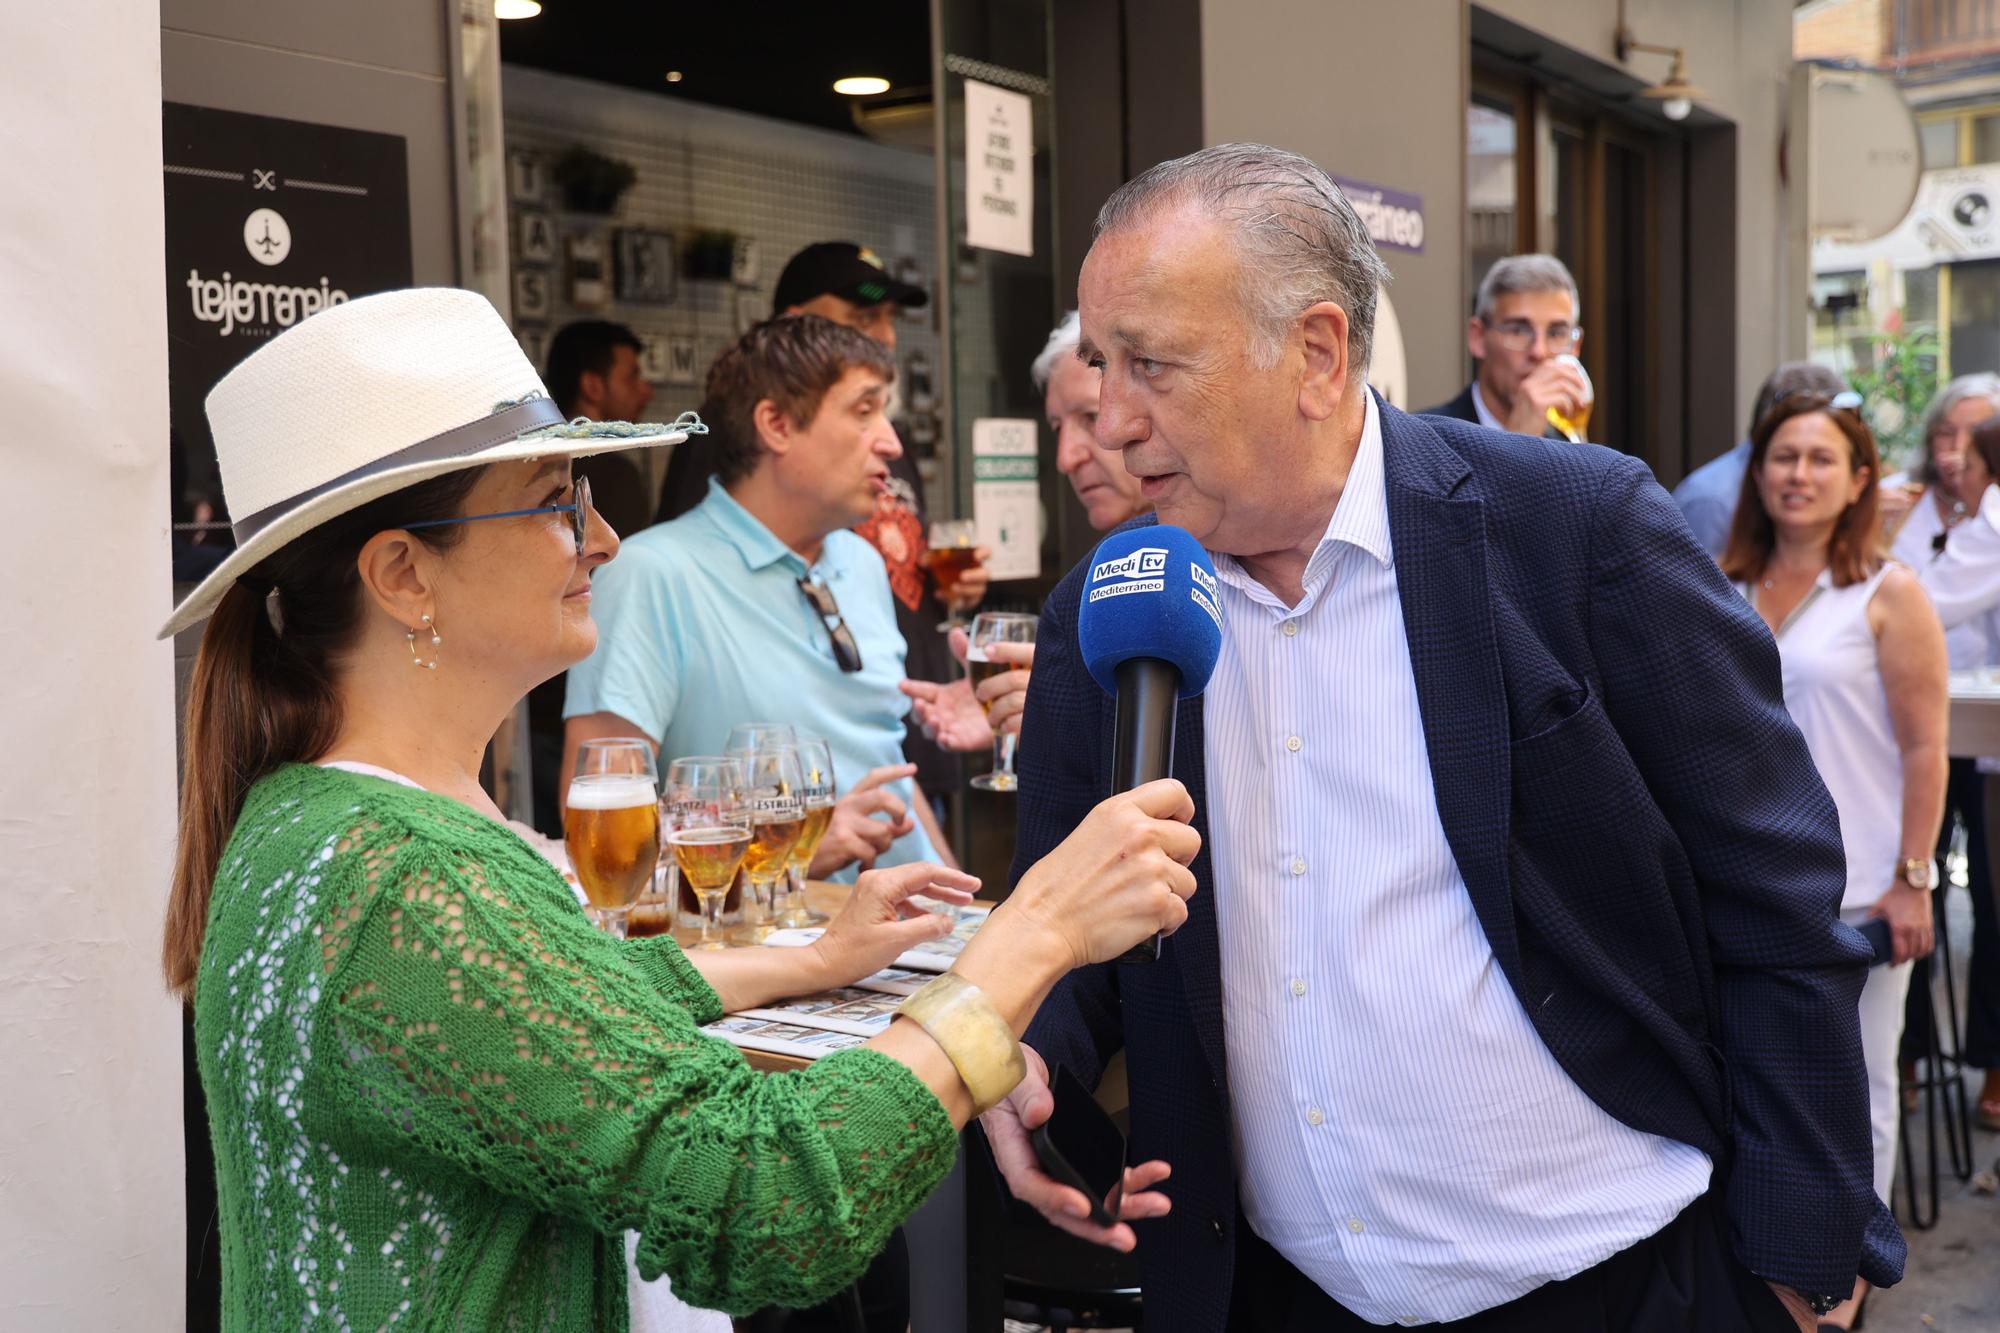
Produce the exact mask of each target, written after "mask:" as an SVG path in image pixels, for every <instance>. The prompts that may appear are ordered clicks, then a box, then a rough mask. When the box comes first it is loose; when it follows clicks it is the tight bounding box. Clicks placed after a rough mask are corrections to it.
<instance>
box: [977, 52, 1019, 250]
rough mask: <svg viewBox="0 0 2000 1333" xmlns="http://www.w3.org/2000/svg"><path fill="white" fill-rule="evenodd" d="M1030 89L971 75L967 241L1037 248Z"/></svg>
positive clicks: (986, 246) (987, 245)
mask: <svg viewBox="0 0 2000 1333" xmlns="http://www.w3.org/2000/svg"><path fill="white" fill-rule="evenodd" d="M1034 114H1035V113H1034V109H1033V104H1032V103H1030V102H1029V100H1028V97H1027V94H1025V93H1010V92H1008V91H1007V90H1006V89H1004V88H995V87H994V86H993V85H992V84H990V83H975V82H973V81H972V80H971V79H967V80H966V81H965V243H966V244H967V245H972V246H978V247H979V248H981V249H984V250H1001V251H1004V252H1005V253H1007V254H1010V255H1032V254H1033V253H1035V173H1034V163H1033V157H1034V151H1035V126H1034Z"/></svg>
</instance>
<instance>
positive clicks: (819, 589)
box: [799, 576, 861, 675]
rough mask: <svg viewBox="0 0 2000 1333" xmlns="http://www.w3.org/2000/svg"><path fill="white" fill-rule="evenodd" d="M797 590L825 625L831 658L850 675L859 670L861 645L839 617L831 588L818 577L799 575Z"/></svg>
mask: <svg viewBox="0 0 2000 1333" xmlns="http://www.w3.org/2000/svg"><path fill="white" fill-rule="evenodd" d="M799 591H800V592H802V593H804V594H805V595H806V601H807V602H808V603H809V604H810V605H811V606H812V609H813V611H814V612H815V613H816V614H817V615H818V616H819V619H820V623H821V624H822V625H825V626H826V632H827V636H828V637H829V638H831V639H832V640H833V660H834V662H835V663H836V664H838V665H839V667H840V669H841V670H842V671H845V672H847V673H849V674H850V675H851V674H852V673H854V672H856V671H859V670H861V647H860V645H859V644H857V643H855V642H854V632H853V631H852V630H850V629H848V628H847V622H846V621H845V620H842V619H841V618H840V603H838V602H836V601H834V600H833V589H831V588H829V587H827V586H826V585H825V584H824V583H821V582H820V581H819V580H818V579H812V578H805V577H803V576H802V577H801V578H800V579H799Z"/></svg>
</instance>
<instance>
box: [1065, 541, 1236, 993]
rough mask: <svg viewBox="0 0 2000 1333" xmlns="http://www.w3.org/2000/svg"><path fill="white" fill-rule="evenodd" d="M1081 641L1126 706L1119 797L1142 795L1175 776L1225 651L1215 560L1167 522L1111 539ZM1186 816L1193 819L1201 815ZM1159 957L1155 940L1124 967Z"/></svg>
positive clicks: (1079, 629) (1094, 558) (1114, 773)
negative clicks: (1179, 742) (1184, 738)
mask: <svg viewBox="0 0 2000 1333" xmlns="http://www.w3.org/2000/svg"><path fill="white" fill-rule="evenodd" d="M1076 639H1077V649H1078V651H1079V653H1080V654H1081V655H1082V657H1083V663H1084V666H1085V667H1086V668H1088V669H1089V671H1090V675H1091V678H1092V679H1093V680H1095V681H1096V682H1097V683H1098V685H1099V686H1100V687H1102V688H1103V690H1104V691H1105V693H1107V694H1109V695H1111V696H1113V697H1114V698H1115V699H1116V700H1117V701H1118V702H1117V712H1116V720H1115V723H1114V726H1113V730H1112V740H1111V790H1112V791H1113V792H1122V791H1130V790H1133V789H1134V788H1138V789H1141V790H1143V789H1144V788H1145V785H1146V784H1148V783H1152V782H1157V781H1158V780H1159V779H1161V778H1166V777H1170V776H1172V774H1173V769H1174V726H1175V723H1176V720H1177V714H1178V711H1179V703H1180V701H1181V700H1182V699H1188V698H1192V697H1193V696H1195V695H1197V694H1200V693H1201V692H1202V690H1203V689H1205V688H1206V687H1207V685H1208V678H1209V675H1210V674H1211V673H1212V672H1213V671H1214V670H1215V659H1216V657H1217V656H1218V655H1219V654H1220V653H1221V652H1222V609H1221V605H1220V603H1218V602H1217V600H1216V585H1215V566H1214V565H1213V564H1211V563H1210V562H1209V558H1208V552H1206V551H1204V550H1202V549H1201V544H1200V543H1199V542H1197V541H1195V539H1194V538H1192V537H1190V536H1189V535H1188V534H1187V533H1185V532H1183V531H1182V530H1181V529H1179V528H1175V527H1169V526H1167V525H1165V524H1156V525H1154V526H1152V527H1143V528H1132V529H1129V530H1127V531H1124V532H1115V533H1113V534H1112V535H1111V536H1109V537H1106V538H1105V539H1104V540H1103V541H1102V542H1099V543H1098V546H1097V550H1096V551H1095V552H1094V553H1093V554H1092V555H1091V557H1090V577H1089V578H1088V579H1086V580H1085V581H1084V585H1083V601H1082V603H1081V605H1080V606H1079V608H1078V610H1077V616H1076ZM1186 817H1187V818H1189V819H1192V818H1193V817H1194V811H1193V809H1192V807H1190V808H1189V810H1188V814H1187V816H1186ZM1190 859H1192V856H1190ZM1159 956H1160V938H1159V936H1154V937H1153V938H1152V939H1150V940H1146V941H1142V942H1141V943H1140V944H1138V945H1137V946H1135V947H1134V948H1133V949H1132V950H1131V951H1130V952H1129V953H1127V954H1125V955H1124V959H1123V960H1124V961H1126V962H1151V961H1153V960H1154V959H1157V958H1158V957H1159Z"/></svg>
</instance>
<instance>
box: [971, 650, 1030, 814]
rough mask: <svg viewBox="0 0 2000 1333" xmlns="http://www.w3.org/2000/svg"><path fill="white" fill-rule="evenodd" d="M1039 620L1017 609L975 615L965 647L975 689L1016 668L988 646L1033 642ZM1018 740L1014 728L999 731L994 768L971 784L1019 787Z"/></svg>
mask: <svg viewBox="0 0 2000 1333" xmlns="http://www.w3.org/2000/svg"><path fill="white" fill-rule="evenodd" d="M1036 623H1037V621H1036V617H1034V616H1028V615H1021V614H1019V613H1018V612H1014V611H981V612H980V613H979V614H978V615H977V616H974V617H973V619H972V642H971V643H970V644H969V645H968V646H967V649H966V653H965V669H966V671H967V672H968V673H969V674H970V675H971V677H972V688H973V689H974V690H977V689H978V688H979V687H980V686H981V685H982V684H984V683H985V682H986V681H989V680H991V679H993V678H994V677H995V676H998V675H1001V674H1002V673H1004V672H1008V671H1013V670H1016V669H1017V668H1015V667H1011V666H1009V665H1007V664H1006V663H1005V662H995V661H992V660H990V659H989V658H988V657H987V655H986V649H987V647H988V646H989V645H991V644H996V643H1033V642H1034V641H1035V625H1036ZM980 706H981V707H982V708H985V709H986V711H987V712H989V713H990V712H992V711H993V710H992V708H991V706H989V705H987V704H985V703H984V702H983V701H982V702H981V705H980ZM1019 739H1020V737H1019V735H1018V734H1016V733H1014V732H1011V731H1010V732H1007V733H1005V734H1001V733H997V732H996V733H995V734H994V737H993V771H992V772H991V773H981V774H980V775H979V776H978V777H976V778H974V779H973V780H972V785H973V786H975V787H977V788H979V790H981V791H1018V790H1020V786H1021V784H1020V781H1019V780H1018V779H1016V778H1015V776H1014V743H1015V742H1016V741H1018V740H1019Z"/></svg>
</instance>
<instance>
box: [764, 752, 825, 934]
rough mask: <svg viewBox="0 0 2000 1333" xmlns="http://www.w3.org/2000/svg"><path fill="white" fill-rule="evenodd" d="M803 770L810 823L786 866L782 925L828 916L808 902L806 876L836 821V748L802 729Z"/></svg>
mask: <svg viewBox="0 0 2000 1333" xmlns="http://www.w3.org/2000/svg"><path fill="white" fill-rule="evenodd" d="M799 772H800V778H801V787H800V791H801V793H802V794H803V795H804V797H805V805H806V823H805V828H804V829H803V830H802V831H801V832H800V833H799V840H798V843H797V844H796V845H795V846H794V847H793V848H792V857H791V860H790V861H789V862H788V863H787V865H786V867H785V871H786V891H785V901H784V910H782V911H781V912H780V913H779V914H778V924H779V925H781V926H816V925H819V924H820V923H821V922H823V921H825V920H826V919H827V916H826V913H824V912H819V911H815V910H814V909H813V906H812V904H811V903H808V902H807V901H806V875H807V874H808V873H809V872H810V868H811V866H812V859H813V853H815V852H817V851H818V850H819V844H820V839H822V838H824V837H825V836H826V830H827V826H828V825H829V824H831V823H832V822H833V806H834V800H835V793H834V780H833V747H831V746H830V745H828V744H827V743H826V741H825V740H824V739H822V738H821V737H818V736H813V735H809V734H807V733H806V732H800V733H799Z"/></svg>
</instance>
